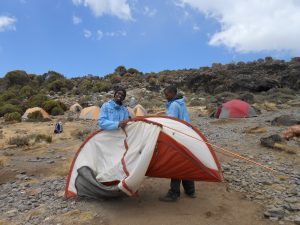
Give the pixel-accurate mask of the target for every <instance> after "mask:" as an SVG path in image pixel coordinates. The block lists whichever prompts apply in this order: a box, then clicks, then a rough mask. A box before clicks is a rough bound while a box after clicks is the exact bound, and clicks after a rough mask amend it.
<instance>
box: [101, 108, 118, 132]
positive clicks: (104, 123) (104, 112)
mask: <svg viewBox="0 0 300 225" xmlns="http://www.w3.org/2000/svg"><path fill="white" fill-rule="evenodd" d="M98 124H99V128H100V129H103V130H116V129H118V127H119V122H118V121H112V120H109V117H108V108H107V104H103V106H102V107H101V112H100V115H99V119H98Z"/></svg>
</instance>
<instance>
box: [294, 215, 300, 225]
mask: <svg viewBox="0 0 300 225" xmlns="http://www.w3.org/2000/svg"><path fill="white" fill-rule="evenodd" d="M294 223H295V224H296V225H300V216H296V217H295V218H294Z"/></svg>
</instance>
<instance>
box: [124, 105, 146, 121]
mask: <svg viewBox="0 0 300 225" xmlns="http://www.w3.org/2000/svg"><path fill="white" fill-rule="evenodd" d="M127 109H128V112H129V115H130V116H131V118H134V117H136V116H146V115H147V110H146V109H145V108H144V107H143V106H142V105H140V104H137V105H136V106H135V107H134V108H130V107H127Z"/></svg>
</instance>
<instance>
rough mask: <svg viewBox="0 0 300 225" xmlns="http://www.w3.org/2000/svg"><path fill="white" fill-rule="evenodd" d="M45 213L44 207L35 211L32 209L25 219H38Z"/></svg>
mask: <svg viewBox="0 0 300 225" xmlns="http://www.w3.org/2000/svg"><path fill="white" fill-rule="evenodd" d="M45 212H46V208H45V206H40V207H38V208H36V209H32V210H30V211H29V212H28V213H27V216H26V219H27V220H30V219H32V218H34V217H38V216H40V215H42V214H44V213H45Z"/></svg>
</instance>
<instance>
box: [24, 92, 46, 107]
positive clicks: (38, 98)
mask: <svg viewBox="0 0 300 225" xmlns="http://www.w3.org/2000/svg"><path fill="white" fill-rule="evenodd" d="M48 100H49V98H48V97H47V96H46V95H43V94H37V95H34V96H32V97H30V98H29V100H28V104H29V107H36V106H38V107H42V106H43V104H44V102H45V101H48Z"/></svg>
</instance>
